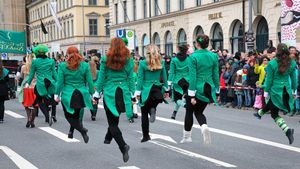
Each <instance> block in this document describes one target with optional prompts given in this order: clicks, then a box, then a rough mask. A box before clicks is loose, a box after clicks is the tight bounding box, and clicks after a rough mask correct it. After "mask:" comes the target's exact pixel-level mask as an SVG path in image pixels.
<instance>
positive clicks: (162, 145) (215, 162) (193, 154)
mask: <svg viewBox="0 0 300 169" xmlns="http://www.w3.org/2000/svg"><path fill="white" fill-rule="evenodd" d="M150 142H151V143H153V144H156V145H159V146H161V147H164V148H167V149H169V150H172V151H175V152H178V153H180V154H183V155H186V156H189V157H194V158H200V159H203V160H206V161H209V162H212V163H214V164H216V165H220V166H223V167H226V168H235V167H236V166H235V165H232V164H229V163H226V162H223V161H220V160H216V159H214V158H210V157H207V156H204V155H200V154H197V153H193V152H191V151H187V150H184V149H181V148H178V147H175V146H171V145H169V144H166V143H162V142H159V141H153V140H151V141H150Z"/></svg>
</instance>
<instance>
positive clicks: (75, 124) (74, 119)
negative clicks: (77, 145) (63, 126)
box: [62, 104, 87, 133]
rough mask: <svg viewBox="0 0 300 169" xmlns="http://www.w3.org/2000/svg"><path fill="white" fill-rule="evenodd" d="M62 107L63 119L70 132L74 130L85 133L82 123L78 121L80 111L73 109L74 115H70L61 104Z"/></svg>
mask: <svg viewBox="0 0 300 169" xmlns="http://www.w3.org/2000/svg"><path fill="white" fill-rule="evenodd" d="M62 107H63V110H64V114H65V117H66V119H67V121H68V122H69V124H70V131H71V132H73V131H74V129H76V130H78V131H79V132H80V133H82V132H85V131H87V130H86V129H85V128H84V127H83V125H82V121H81V120H80V119H79V117H80V111H81V109H74V111H75V112H74V114H71V113H69V112H67V109H66V108H65V106H64V105H63V104H62Z"/></svg>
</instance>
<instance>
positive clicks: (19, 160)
mask: <svg viewBox="0 0 300 169" xmlns="http://www.w3.org/2000/svg"><path fill="white" fill-rule="evenodd" d="M0 150H2V151H3V152H4V153H5V154H6V155H7V156H8V157H9V158H10V159H11V160H12V161H13V162H14V163H15V164H16V165H17V166H18V168H20V169H38V168H37V167H36V166H34V165H33V164H31V163H30V162H29V161H27V160H26V159H24V158H23V157H22V156H20V155H19V154H18V153H16V152H14V151H13V150H12V149H10V148H8V147H7V146H0Z"/></svg>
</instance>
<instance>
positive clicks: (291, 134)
mask: <svg viewBox="0 0 300 169" xmlns="http://www.w3.org/2000/svg"><path fill="white" fill-rule="evenodd" d="M286 136H287V138H288V139H289V144H293V142H294V129H288V131H287V132H286Z"/></svg>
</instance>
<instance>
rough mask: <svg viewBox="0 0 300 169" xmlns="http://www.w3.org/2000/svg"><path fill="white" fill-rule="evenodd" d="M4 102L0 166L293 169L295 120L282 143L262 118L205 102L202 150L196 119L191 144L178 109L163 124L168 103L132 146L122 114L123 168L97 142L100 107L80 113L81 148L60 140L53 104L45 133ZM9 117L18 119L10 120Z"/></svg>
mask: <svg viewBox="0 0 300 169" xmlns="http://www.w3.org/2000/svg"><path fill="white" fill-rule="evenodd" d="M5 105H6V110H7V111H8V112H7V114H5V117H4V120H5V122H4V123H3V124H0V149H1V150H2V151H1V150H0V169H17V168H20V169H34V168H35V167H36V168H39V169H118V168H120V169H219V168H227V167H228V168H241V169H279V168H280V169H300V160H299V159H300V123H299V120H300V116H296V117H287V116H284V119H285V120H286V122H287V124H288V125H289V126H290V127H291V128H294V129H295V142H294V144H293V145H291V146H290V145H288V140H287V138H286V136H285V135H284V134H283V132H282V131H281V129H280V128H279V127H278V126H277V125H276V124H275V123H274V122H273V120H272V119H271V117H270V115H265V116H264V117H263V118H262V119H261V120H258V119H256V118H254V117H253V115H252V114H253V110H252V111H250V110H237V109H228V108H221V107H216V106H213V105H210V106H208V107H207V109H206V110H205V115H206V117H207V121H208V126H209V127H210V129H211V136H212V144H211V145H209V146H207V145H204V144H203V141H202V136H201V130H200V128H199V126H198V125H197V121H196V120H195V121H194V123H195V124H196V125H194V128H193V130H192V131H193V132H192V138H193V142H192V143H187V144H180V143H179V142H180V140H181V138H182V130H183V120H184V111H183V109H180V111H179V112H178V115H177V118H176V120H172V119H170V116H171V114H172V109H173V103H170V104H169V105H166V104H161V105H159V107H158V111H157V119H156V121H155V123H153V124H152V123H150V132H151V133H153V134H154V135H152V140H151V141H149V142H146V143H140V139H141V136H142V135H141V133H140V131H141V121H140V117H139V118H138V119H136V120H135V122H134V123H132V124H130V123H129V122H128V121H127V119H126V117H125V114H122V115H121V119H120V128H121V131H122V132H123V136H124V139H125V141H126V142H127V144H128V145H130V147H131V149H130V151H129V155H130V159H129V161H128V163H124V162H123V160H122V154H121V153H120V151H119V149H118V146H117V144H116V143H115V142H114V141H112V143H111V144H110V145H106V144H103V140H104V136H105V133H106V130H107V122H106V116H105V113H104V109H103V108H100V109H99V110H98V114H97V121H91V119H90V112H89V111H87V110H86V111H85V116H84V126H85V127H86V128H88V130H89V132H88V135H89V137H90V141H89V143H88V144H85V143H84V142H83V140H82V137H81V135H80V133H78V132H77V131H76V132H75V133H74V138H75V139H77V140H72V141H73V142H70V139H67V135H66V134H67V133H68V129H69V125H68V123H67V121H66V120H65V118H64V115H63V111H62V108H61V106H60V105H59V106H58V107H57V119H58V122H57V123H54V124H53V125H52V127H51V128H49V126H48V125H47V124H46V123H45V122H44V117H43V114H42V113H41V112H40V113H39V117H37V118H36V128H34V129H28V128H25V124H26V118H23V117H22V116H24V117H26V113H25V111H24V108H23V106H22V105H21V104H20V103H19V102H18V101H17V100H10V101H8V102H6V103H5ZM100 107H103V106H101V103H100ZM12 112H13V113H16V114H17V115H21V116H20V117H17V118H16V116H15V115H11V114H12ZM9 114H10V115H9ZM43 127H44V128H43ZM49 132H52V133H54V134H50V133H49Z"/></svg>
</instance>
